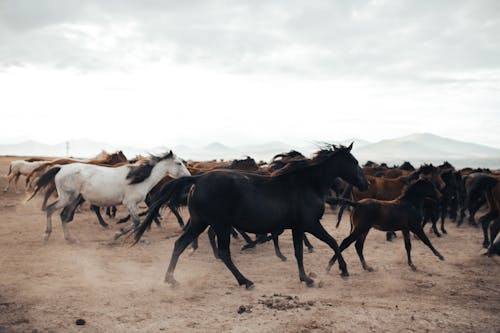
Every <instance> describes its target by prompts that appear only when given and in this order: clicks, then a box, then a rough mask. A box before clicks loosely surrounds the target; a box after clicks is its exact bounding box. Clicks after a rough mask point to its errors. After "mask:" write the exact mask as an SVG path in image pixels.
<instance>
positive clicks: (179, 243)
mask: <svg viewBox="0 0 500 333" xmlns="http://www.w3.org/2000/svg"><path fill="white" fill-rule="evenodd" d="M207 226H208V225H207V224H206V223H204V222H201V221H199V220H196V219H193V218H191V219H190V221H188V223H187V225H186V228H185V229H184V231H183V233H182V235H181V236H180V237H179V238H178V239H177V240H176V241H175V245H174V251H173V252H172V257H170V264H169V265H168V269H167V273H166V274H165V282H166V283H170V284H172V285H174V286H175V285H177V284H178V282H177V281H176V280H175V279H174V270H175V266H176V265H177V261H178V260H179V256H180V255H181V254H182V252H184V250H185V249H186V247H187V246H188V245H189V244H191V243H192V242H193V241H194V240H195V239H196V238H197V237H198V236H199V235H200V234H201V233H202V232H203V231H204V230H205V229H206V228H207Z"/></svg>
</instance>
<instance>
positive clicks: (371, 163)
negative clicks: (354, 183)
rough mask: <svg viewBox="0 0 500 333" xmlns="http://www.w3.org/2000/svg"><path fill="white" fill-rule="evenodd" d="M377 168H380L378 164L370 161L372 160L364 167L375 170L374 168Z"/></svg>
mask: <svg viewBox="0 0 500 333" xmlns="http://www.w3.org/2000/svg"><path fill="white" fill-rule="evenodd" d="M377 166H378V164H377V163H375V162H373V161H370V160H368V161H366V163H365V164H364V165H363V167H367V168H373V167H377Z"/></svg>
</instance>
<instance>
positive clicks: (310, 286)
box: [305, 279, 314, 288]
mask: <svg viewBox="0 0 500 333" xmlns="http://www.w3.org/2000/svg"><path fill="white" fill-rule="evenodd" d="M305 282H306V286H307V287H308V288H312V287H314V280H313V279H308V280H306V281H305Z"/></svg>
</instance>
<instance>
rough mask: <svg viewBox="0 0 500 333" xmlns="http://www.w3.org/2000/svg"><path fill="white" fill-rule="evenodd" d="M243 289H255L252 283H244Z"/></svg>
mask: <svg viewBox="0 0 500 333" xmlns="http://www.w3.org/2000/svg"><path fill="white" fill-rule="evenodd" d="M245 288H246V290H253V289H254V288H255V285H254V284H253V282H252V281H247V282H246V283H245Z"/></svg>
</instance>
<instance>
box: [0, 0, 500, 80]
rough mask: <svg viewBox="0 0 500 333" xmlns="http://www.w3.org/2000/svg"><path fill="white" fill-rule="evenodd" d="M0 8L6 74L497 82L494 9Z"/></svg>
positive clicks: (241, 4) (1, 62)
mask: <svg viewBox="0 0 500 333" xmlns="http://www.w3.org/2000/svg"><path fill="white" fill-rule="evenodd" d="M0 6H1V8H0V66H2V67H4V68H5V67H10V66H23V65H44V66H50V67H55V68H75V69H78V70H84V71H87V70H90V71H94V70H97V71H99V70H104V69H110V68H111V69H117V70H127V69H130V68H136V67H141V66H143V65H144V64H148V63H154V62H160V61H165V60H168V61H172V62H175V63H181V64H196V65H202V66H208V67H215V68H218V69H222V70H224V71H227V72H237V73H259V72H265V73H275V74H277V75H297V76H302V77H304V76H305V77H313V78H332V77H335V78H339V77H350V78H363V79H369V80H409V81H417V82H418V81H424V82H426V81H427V80H428V81H429V82H431V83H441V84H442V83H445V82H448V80H452V81H453V80H455V79H459V78H457V77H456V72H460V73H464V72H466V73H468V76H469V79H472V80H480V79H481V78H482V76H481V73H483V72H484V71H485V70H488V71H490V72H493V73H494V75H493V76H494V78H493V79H494V80H495V82H498V80H499V78H500V57H499V56H498V55H499V54H500V39H498V36H499V35H500V3H499V2H498V1H495V0H489V1H439V2H436V1H416V0H415V1H405V2H401V1H379V0H377V1H375V0H374V1H322V0H316V1H308V2H306V3H304V2H302V1H230V0H225V1H140V2H137V1H116V0H115V1H67V0H60V1H43V2H42V1H36V2H33V1H23V0H12V1H4V2H2V4H1V5H0ZM433 73H434V74H433ZM436 73H437V74H436ZM490 76H491V75H490Z"/></svg>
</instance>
